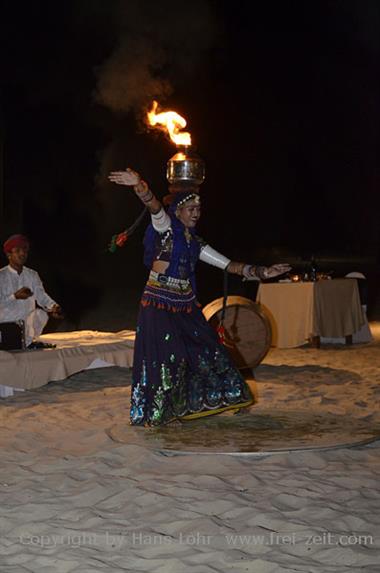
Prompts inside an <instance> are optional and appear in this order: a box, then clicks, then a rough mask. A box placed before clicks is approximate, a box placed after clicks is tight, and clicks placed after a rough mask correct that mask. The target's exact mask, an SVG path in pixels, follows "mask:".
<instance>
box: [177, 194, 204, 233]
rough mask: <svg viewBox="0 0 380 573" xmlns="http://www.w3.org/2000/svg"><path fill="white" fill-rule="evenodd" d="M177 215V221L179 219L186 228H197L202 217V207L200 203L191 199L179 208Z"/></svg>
mask: <svg viewBox="0 0 380 573" xmlns="http://www.w3.org/2000/svg"><path fill="white" fill-rule="evenodd" d="M176 215H177V219H179V220H180V221H181V223H183V225H185V227H188V228H192V227H195V225H196V224H197V223H198V220H199V217H200V216H201V205H200V203H199V201H194V200H193V199H191V200H190V201H187V202H186V203H184V204H183V205H181V206H180V207H178V209H177V211H176Z"/></svg>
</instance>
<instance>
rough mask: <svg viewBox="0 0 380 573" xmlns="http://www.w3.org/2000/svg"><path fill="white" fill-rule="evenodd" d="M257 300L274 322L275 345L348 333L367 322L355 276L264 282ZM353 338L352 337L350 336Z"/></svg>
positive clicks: (292, 344) (316, 343)
mask: <svg viewBox="0 0 380 573" xmlns="http://www.w3.org/2000/svg"><path fill="white" fill-rule="evenodd" d="M256 301H257V302H259V303H260V304H261V305H262V307H263V310H264V311H265V312H266V313H267V315H268V317H269V320H270V322H271V326H272V335H273V336H272V345H273V346H277V347H278V348H295V347H297V346H302V345H304V344H306V343H307V342H311V343H312V344H313V345H314V346H317V347H318V346H319V344H320V337H321V336H324V337H346V341H347V342H348V343H349V342H350V337H352V334H353V333H354V332H356V331H357V330H359V328H360V327H361V326H362V325H363V324H364V322H365V317H364V315H363V310H362V307H361V303H360V297H359V289H358V285H357V281H356V279H348V278H343V279H334V280H320V281H317V282H299V283H292V282H289V283H288V282H286V283H285V282H283V283H261V284H260V286H259V289H258V292H257V297H256ZM351 340H352V338H351Z"/></svg>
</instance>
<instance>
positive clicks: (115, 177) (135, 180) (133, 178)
mask: <svg viewBox="0 0 380 573" xmlns="http://www.w3.org/2000/svg"><path fill="white" fill-rule="evenodd" d="M108 179H109V180H110V181H112V183H117V184H118V185H128V186H132V187H135V186H136V185H138V184H139V183H140V181H141V177H140V175H139V174H138V173H137V172H136V171H133V170H132V169H130V168H129V167H128V168H127V169H126V170H125V171H112V172H111V173H110V174H109V175H108Z"/></svg>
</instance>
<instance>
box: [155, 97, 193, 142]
mask: <svg viewBox="0 0 380 573" xmlns="http://www.w3.org/2000/svg"><path fill="white" fill-rule="evenodd" d="M157 108H158V103H157V102H156V101H154V102H153V104H152V109H151V110H150V111H148V113H147V120H148V123H149V125H151V126H152V127H158V128H159V129H162V130H163V131H165V132H167V133H168V134H169V136H170V139H171V140H172V141H173V142H174V143H175V144H176V145H186V146H189V145H191V135H190V133H188V132H187V131H183V132H181V130H182V129H184V128H185V127H186V119H185V118H184V117H182V116H181V115H179V114H178V113H177V112H176V111H164V112H160V113H156V111H157Z"/></svg>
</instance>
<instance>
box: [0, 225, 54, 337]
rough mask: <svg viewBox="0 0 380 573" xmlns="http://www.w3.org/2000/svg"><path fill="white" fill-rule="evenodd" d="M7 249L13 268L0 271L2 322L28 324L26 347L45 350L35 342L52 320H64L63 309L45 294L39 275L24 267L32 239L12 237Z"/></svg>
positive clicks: (0, 314)
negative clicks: (51, 318)
mask: <svg viewBox="0 0 380 573" xmlns="http://www.w3.org/2000/svg"><path fill="white" fill-rule="evenodd" d="M3 247H4V253H5V254H6V256H7V257H8V261H9V264H8V266H7V267H3V268H2V269H0V322H16V321H18V320H22V321H24V325H25V344H26V346H30V347H33V345H35V346H36V347H42V346H43V345H41V344H38V343H37V345H36V344H35V342H34V341H35V339H36V338H37V337H38V336H40V334H41V333H42V331H43V329H44V327H45V325H46V323H47V321H48V318H49V316H52V317H53V318H63V315H62V311H61V307H60V306H59V305H58V304H57V303H56V302H55V301H54V300H53V299H52V298H50V296H49V295H48V294H47V293H46V292H45V290H44V287H43V285H42V282H41V279H40V277H39V275H38V273H37V272H36V271H33V270H32V269H29V268H27V267H25V266H24V264H25V262H26V259H27V257H28V253H29V241H28V239H27V238H26V237H24V236H23V235H12V236H11V237H9V239H8V240H7V241H5V243H4V246H3Z"/></svg>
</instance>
